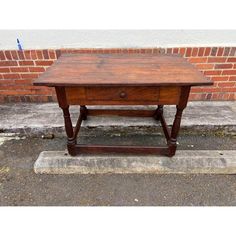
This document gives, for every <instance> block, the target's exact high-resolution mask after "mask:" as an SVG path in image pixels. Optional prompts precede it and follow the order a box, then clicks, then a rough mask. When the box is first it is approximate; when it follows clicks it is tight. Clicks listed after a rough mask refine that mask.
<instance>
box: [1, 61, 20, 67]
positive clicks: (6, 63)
mask: <svg viewBox="0 0 236 236" xmlns="http://www.w3.org/2000/svg"><path fill="white" fill-rule="evenodd" d="M6 66H17V62H16V61H0V67H6Z"/></svg>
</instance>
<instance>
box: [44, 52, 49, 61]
mask: <svg viewBox="0 0 236 236" xmlns="http://www.w3.org/2000/svg"><path fill="white" fill-rule="evenodd" d="M43 57H44V59H49V54H48V50H43Z"/></svg>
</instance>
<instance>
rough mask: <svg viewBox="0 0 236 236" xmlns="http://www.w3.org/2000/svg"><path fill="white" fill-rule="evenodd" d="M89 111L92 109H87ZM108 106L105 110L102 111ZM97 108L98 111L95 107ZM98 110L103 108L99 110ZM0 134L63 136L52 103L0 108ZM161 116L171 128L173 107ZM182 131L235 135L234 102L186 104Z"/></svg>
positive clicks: (136, 121) (96, 122)
mask: <svg viewBox="0 0 236 236" xmlns="http://www.w3.org/2000/svg"><path fill="white" fill-rule="evenodd" d="M88 107H93V106H88ZM107 107H109V106H106V108H107ZM96 108H98V107H96ZM99 108H101V109H102V108H103V107H102V106H99ZM131 108H132V109H155V106H132V107H131ZM117 109H127V106H126V107H124V106H117ZM70 111H71V117H72V121H73V122H74V123H75V122H76V119H77V117H78V115H79V108H78V106H71V109H70ZM0 113H1V121H0V131H1V132H12V133H24V134H38V133H47V132H64V121H63V117H62V111H61V109H60V108H59V107H58V105H57V104H56V103H45V104H32V103H19V104H4V105H0ZM164 115H165V117H166V121H167V124H168V125H171V124H172V122H173V119H174V115H175V106H165V109H164ZM159 125H160V124H159V123H158V122H156V121H155V120H154V119H152V118H134V117H129V118H127V117H118V116H116V117H115V116H114V117H109V118H108V117H104V116H101V117H88V119H87V120H86V121H84V122H83V123H82V127H95V128H97V127H100V128H101V127H102V128H110V127H120V128H125V127H158V126H159ZM181 127H182V128H189V129H191V130H193V129H195V130H206V129H207V130H217V129H224V130H225V131H228V132H233V133H235V132H236V102H229V101H227V102H220V101H219V102H213V101H210V102H208V101H204V102H189V103H188V107H187V108H186V109H185V110H184V113H183V118H182V122H181Z"/></svg>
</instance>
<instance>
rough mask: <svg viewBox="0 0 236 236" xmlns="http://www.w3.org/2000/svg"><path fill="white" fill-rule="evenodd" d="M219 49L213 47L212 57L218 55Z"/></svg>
mask: <svg viewBox="0 0 236 236" xmlns="http://www.w3.org/2000/svg"><path fill="white" fill-rule="evenodd" d="M217 49H218V48H217V47H213V48H212V49H211V56H213V57H214V56H216V54H217Z"/></svg>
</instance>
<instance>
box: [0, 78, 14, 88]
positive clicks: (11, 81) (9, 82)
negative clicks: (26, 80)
mask: <svg viewBox="0 0 236 236" xmlns="http://www.w3.org/2000/svg"><path fill="white" fill-rule="evenodd" d="M15 81H16V80H14V79H1V80H0V84H1V85H5V86H9V85H14V84H15Z"/></svg>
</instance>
